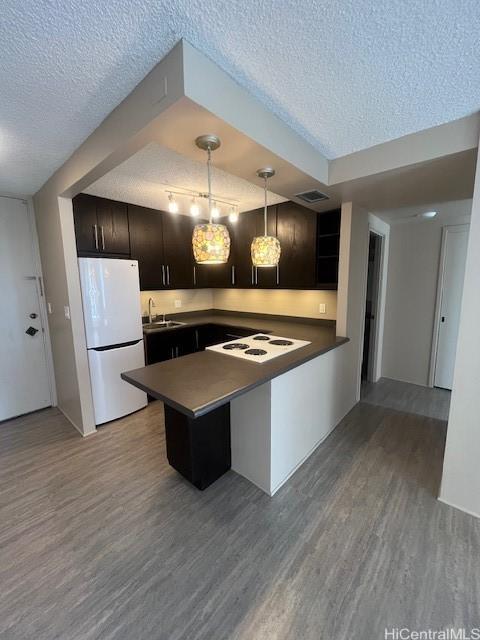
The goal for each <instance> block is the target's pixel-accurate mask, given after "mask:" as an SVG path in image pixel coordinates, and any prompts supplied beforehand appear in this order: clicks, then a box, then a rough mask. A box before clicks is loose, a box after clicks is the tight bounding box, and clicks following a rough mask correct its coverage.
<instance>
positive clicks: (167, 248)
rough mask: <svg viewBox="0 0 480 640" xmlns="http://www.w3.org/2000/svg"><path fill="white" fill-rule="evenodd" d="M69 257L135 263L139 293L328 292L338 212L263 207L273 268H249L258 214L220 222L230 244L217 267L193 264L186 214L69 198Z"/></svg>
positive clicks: (259, 230) (260, 224) (260, 229)
mask: <svg viewBox="0 0 480 640" xmlns="http://www.w3.org/2000/svg"><path fill="white" fill-rule="evenodd" d="M73 210H74V223H75V234H76V242H77V251H78V254H79V255H84V256H110V257H127V256H128V257H131V258H133V259H135V260H138V263H139V273H140V288H141V290H143V291H148V290H153V291H155V290H159V289H192V288H205V287H207V288H209V287H212V288H231V287H235V288H238V289H243V288H244V289H247V288H261V289H276V288H281V289H315V288H316V289H335V288H336V287H337V281H338V259H339V243H340V217H341V215H340V210H339V209H337V210H335V211H329V212H325V213H319V214H316V213H315V212H313V211H311V210H310V209H307V208H305V207H303V206H301V205H299V204H296V203H294V202H283V203H280V204H278V205H273V206H270V207H269V208H268V218H267V232H268V234H269V235H276V236H277V237H278V239H279V241H280V244H281V256H280V263H279V265H278V268H276V267H258V268H256V267H254V266H253V265H252V259H251V244H252V240H253V238H254V237H255V236H260V235H263V234H264V219H263V208H259V209H255V210H253V211H248V212H244V213H241V214H240V216H239V219H238V221H237V223H231V222H229V221H226V222H225V221H224V224H226V226H227V227H228V229H229V232H230V238H231V250H230V257H229V260H228V263H227V264H224V265H198V264H195V261H194V258H193V252H192V233H193V228H194V225H195V221H194V220H192V218H190V217H189V216H184V215H180V214H177V215H175V214H171V213H168V212H164V211H159V210H156V209H149V208H147V207H140V206H137V205H131V204H128V205H127V204H125V203H123V202H116V201H113V200H108V199H106V198H98V197H96V196H91V195H87V194H80V195H78V196H76V197H75V198H74V199H73Z"/></svg>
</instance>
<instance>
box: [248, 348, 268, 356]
mask: <svg viewBox="0 0 480 640" xmlns="http://www.w3.org/2000/svg"><path fill="white" fill-rule="evenodd" d="M245 353H248V355H249V356H264V355H265V354H266V353H267V352H266V351H265V349H248V351H245Z"/></svg>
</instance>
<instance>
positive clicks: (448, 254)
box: [432, 224, 469, 390]
mask: <svg viewBox="0 0 480 640" xmlns="http://www.w3.org/2000/svg"><path fill="white" fill-rule="evenodd" d="M468 233H469V225H467V224H460V225H452V226H448V227H444V228H443V235H442V252H441V258H440V272H439V280H438V293H437V311H436V323H435V329H436V330H435V338H434V348H433V349H432V351H433V353H434V363H433V371H434V374H433V386H435V387H441V388H442V389H450V390H451V389H452V387H453V373H454V369H455V356H456V351H457V340H458V329H459V325H460V313H461V306H462V295H463V281H464V279H465V262H466V259H467V245H468Z"/></svg>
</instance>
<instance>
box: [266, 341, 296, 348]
mask: <svg viewBox="0 0 480 640" xmlns="http://www.w3.org/2000/svg"><path fill="white" fill-rule="evenodd" d="M270 344H276V345H277V346H278V347H289V346H290V345H291V344H293V342H292V341H291V340H270Z"/></svg>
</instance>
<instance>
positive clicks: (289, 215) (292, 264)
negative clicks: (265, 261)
mask: <svg viewBox="0 0 480 640" xmlns="http://www.w3.org/2000/svg"><path fill="white" fill-rule="evenodd" d="M316 230H317V216H316V214H315V213H314V212H313V211H310V209H306V208H305V207H302V206H300V205H298V204H295V203H294V202H282V203H281V204H279V205H278V206H277V237H278V239H279V241H280V244H281V247H282V253H281V256H280V264H279V285H280V286H281V287H282V288H284V289H312V288H314V287H315V286H316V281H315V249H316V248H315V237H316Z"/></svg>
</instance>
